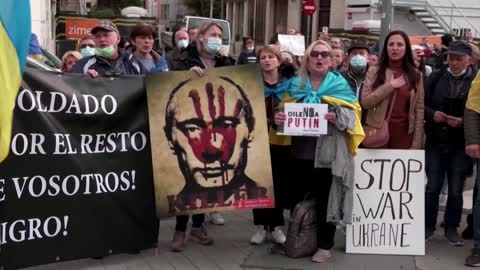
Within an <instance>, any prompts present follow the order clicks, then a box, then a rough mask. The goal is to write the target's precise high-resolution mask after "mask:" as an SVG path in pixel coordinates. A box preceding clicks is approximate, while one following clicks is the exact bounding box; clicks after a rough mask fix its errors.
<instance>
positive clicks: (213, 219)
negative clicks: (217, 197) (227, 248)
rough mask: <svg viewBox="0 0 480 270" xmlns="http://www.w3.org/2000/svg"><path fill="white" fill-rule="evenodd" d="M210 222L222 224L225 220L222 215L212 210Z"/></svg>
mask: <svg viewBox="0 0 480 270" xmlns="http://www.w3.org/2000/svg"><path fill="white" fill-rule="evenodd" d="M210 223H212V224H215V225H223V224H225V220H224V219H223V217H222V215H220V213H218V212H213V213H211V214H210Z"/></svg>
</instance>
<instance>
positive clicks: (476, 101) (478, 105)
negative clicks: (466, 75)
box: [466, 72, 480, 113]
mask: <svg viewBox="0 0 480 270" xmlns="http://www.w3.org/2000/svg"><path fill="white" fill-rule="evenodd" d="M466 106H467V108H469V109H470V110H472V111H475V112H477V113H480V72H479V73H478V74H477V77H475V79H474V80H473V82H472V86H471V87H470V92H469V93H468V99H467V104H466Z"/></svg>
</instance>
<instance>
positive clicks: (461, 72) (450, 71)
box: [447, 68, 467, 78]
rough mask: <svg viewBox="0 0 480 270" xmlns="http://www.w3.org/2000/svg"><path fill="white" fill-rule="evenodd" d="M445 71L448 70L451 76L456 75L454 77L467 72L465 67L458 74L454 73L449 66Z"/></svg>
mask: <svg viewBox="0 0 480 270" xmlns="http://www.w3.org/2000/svg"><path fill="white" fill-rule="evenodd" d="M447 71H448V73H450V74H452V76H453V77H456V78H458V77H460V76H462V75H463V74H465V73H467V70H466V69H464V70H462V71H460V73H458V74H454V73H453V72H452V70H451V69H450V68H447Z"/></svg>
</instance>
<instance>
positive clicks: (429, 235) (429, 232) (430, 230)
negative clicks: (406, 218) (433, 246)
mask: <svg viewBox="0 0 480 270" xmlns="http://www.w3.org/2000/svg"><path fill="white" fill-rule="evenodd" d="M434 233H435V229H433V228H425V241H428V240H430V239H431V238H432V237H433V234H434Z"/></svg>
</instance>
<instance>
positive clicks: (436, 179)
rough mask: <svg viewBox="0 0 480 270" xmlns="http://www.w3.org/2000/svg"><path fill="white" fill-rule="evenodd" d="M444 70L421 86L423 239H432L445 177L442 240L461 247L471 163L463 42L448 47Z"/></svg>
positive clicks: (469, 75)
mask: <svg viewBox="0 0 480 270" xmlns="http://www.w3.org/2000/svg"><path fill="white" fill-rule="evenodd" d="M446 54H447V64H448V65H447V66H446V67H445V68H443V69H441V70H437V71H435V72H433V73H432V74H431V75H430V77H429V78H428V80H427V82H426V84H425V134H426V144H425V162H426V173H427V178H428V183H427V188H426V191H425V238H426V239H428V238H430V237H431V236H433V234H434V231H435V227H436V223H437V214H438V199H439V195H440V191H441V189H442V185H443V181H444V178H445V175H446V176H447V181H448V201H447V207H446V211H445V216H444V224H445V237H446V238H447V240H448V242H449V243H450V244H451V245H453V246H463V241H462V239H461V238H460V236H459V235H458V232H457V227H458V226H459V224H460V220H461V217H462V209H463V185H464V182H465V178H466V176H467V175H468V173H469V171H471V166H472V160H471V159H470V157H468V156H467V155H466V153H465V138H464V129H463V116H464V111H465V104H466V100H467V97H468V93H469V90H470V86H471V84H472V81H473V79H474V77H475V72H474V71H473V70H472V68H471V66H470V64H471V61H472V60H471V56H472V47H470V45H469V44H468V43H466V42H465V41H454V42H452V43H450V46H449V48H448V51H447V52H446Z"/></svg>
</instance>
